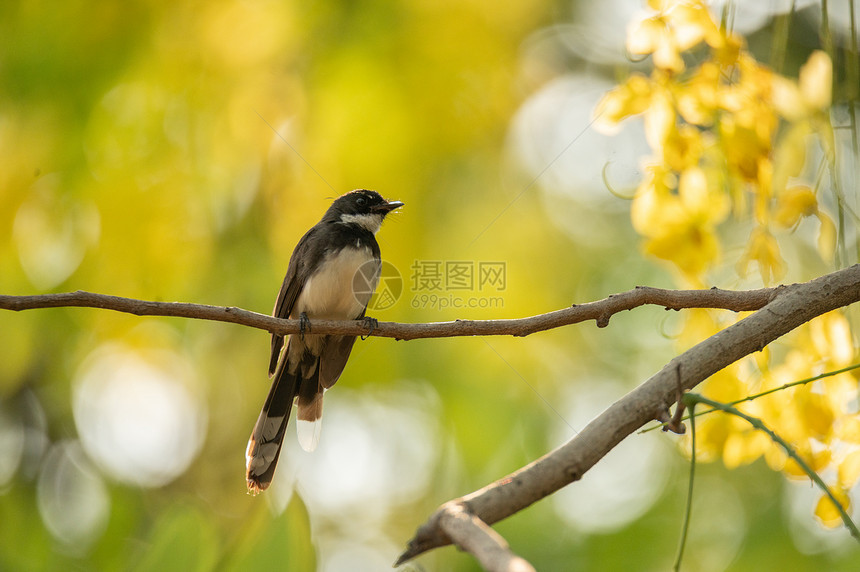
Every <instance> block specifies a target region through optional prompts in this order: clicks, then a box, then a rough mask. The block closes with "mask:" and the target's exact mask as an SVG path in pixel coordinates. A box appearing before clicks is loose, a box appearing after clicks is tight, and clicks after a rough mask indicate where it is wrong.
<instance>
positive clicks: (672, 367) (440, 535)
mask: <svg viewBox="0 0 860 572" xmlns="http://www.w3.org/2000/svg"><path fill="white" fill-rule="evenodd" d="M857 301H860V265H854V266H852V267H850V268H847V269H845V270H840V271H838V272H834V273H832V274H828V275H826V276H822V277H820V278H816V279H815V280H812V281H810V282H806V283H803V284H794V285H791V286H785V287H782V288H780V289H778V290H776V291H775V295H774V297H773V299H772V300H771V301H770V302H769V303H768V304H767V305H765V306H764V307H763V308H762V309H761V310H759V311H757V312H755V313H754V314H752V315H750V316H747V317H746V318H744V319H743V320H741V321H739V322H737V323H735V324H733V325H731V326H729V327H728V328H726V329H724V330H722V331H720V332H718V333H717V334H715V335H713V336H711V337H710V338H708V339H706V340H704V341H703V342H701V343H699V344H697V345H695V346H693V347H692V348H690V349H689V350H687V351H686V352H684V353H682V354H681V355H679V356H677V357H676V358H674V359H673V360H672V361H670V362H669V363H668V364H666V366H664V367H663V368H662V369H661V370H660V371H659V372H657V373H656V374H654V375H653V376H652V377H651V378H650V379H648V380H647V381H646V382H645V383H643V384H642V385H640V386H639V387H637V388H636V389H634V390H633V391H631V392H630V393H628V394H627V395H625V396H624V397H622V398H621V399H620V400H618V401H616V402H615V403H614V404H612V405H611V406H610V407H609V408H608V409H606V410H605V411H604V412H603V413H602V414H600V415H599V416H598V417H597V418H596V419H594V420H593V421H592V422H591V423H589V424H588V425H586V426H585V428H584V429H583V430H582V431H580V433H579V434H578V435H576V436H575V437H573V438H572V439H571V440H570V441H568V442H567V443H565V444H564V445H562V446H560V447H558V448H557V449H555V450H554V451H551V452H550V453H547V454H546V455H544V456H543V457H541V458H540V459H538V460H536V461H534V462H532V463H530V464H528V465H526V466H525V467H523V468H521V469H519V470H517V471H515V472H513V473H511V474H510V475H508V476H506V477H504V478H502V479H500V480H498V481H496V482H494V483H492V484H490V485H487V486H486V487H484V488H482V489H480V490H478V491H475V492H473V493H471V494H468V495H466V496H464V497H460V498H458V499H454V500H452V501H449V502H448V503H445V504H444V505H442V507H440V508H439V509H437V510H436V512H434V513H433V514H432V515H431V516H430V518H429V519H428V520H427V522H425V523H424V524H423V525H421V526H420V527H419V528H418V530H417V532H416V534H415V536H414V538H413V539H412V540H410V541H409V544H408V546H407V549H406V551H405V552H404V553H403V554H402V555H401V556H400V558H399V559H398V561H397V562H398V563H403V562H406V561H407V560H410V559H412V558H415V557H416V556H418V555H419V554H422V553H424V552H426V551H428V550H431V549H433V548H437V547H440V546H445V545H446V544H450V542H451V540H450V539H449V537H448V536H447V535H446V534H445V532H444V529H443V526H442V520H443V519H444V515H445V513H447V512H449V511H450V510H451V509H450V506H451V505H452V504H454V505H461V506H463V507H464V510H466V511H467V512H468V513H469V514H473V515H475V516H476V517H477V518H479V519H481V520H482V521H483V522H485V523H487V524H493V523H495V522H498V521H499V520H502V519H503V518H506V517H508V516H510V515H512V514H514V513H516V512H519V511H520V510H522V509H524V508H526V507H528V506H529V505H531V504H532V503H534V502H537V501H538V500H540V499H542V498H544V497H547V496H549V495H551V494H552V493H554V492H555V491H557V490H559V489H560V488H562V487H564V486H565V485H568V484H570V483H572V482H574V481H576V480H579V479H580V478H582V475H583V474H585V472H586V471H587V470H588V469H590V468H591V467H592V466H594V464H595V463H597V461H599V460H600V459H602V458H603V457H604V456H605V455H606V454H607V453H608V452H609V451H610V450H611V449H612V448H613V447H615V446H616V445H617V444H618V443H620V442H621V441H622V440H623V439H624V438H625V437H627V436H628V435H630V434H631V433H633V432H634V431H636V430H637V429H639V428H640V427H642V426H643V425H645V424H646V423H648V422H649V421H651V420H653V419H657V418H661V417H664V416H665V411H666V410H667V408H668V407H669V406H671V405H672V403H673V402H675V401H676V400H677V398H678V392H679V390H681V391H683V390H689V389H692V388H693V387H695V386H696V385H698V384H699V383H700V382H702V381H704V380H705V379H707V378H708V377H710V376H711V375H713V374H715V373H716V372H718V371H720V370H721V369H723V368H724V367H726V366H728V365H730V364H732V363H734V362H735V361H737V360H739V359H741V358H742V357H744V356H746V355H748V354H751V353H753V352H756V351H760V350H761V349H763V348H764V347H765V346H766V345H767V344H769V343H770V342H772V341H773V340H775V339H777V338H779V337H780V336H782V335H784V334H785V333H787V332H789V331H791V330H793V329H794V328H796V327H798V326H800V325H802V324H804V323H806V322H808V321H810V320H811V319H813V318H815V317H816V316H820V315H821V314H824V313H826V312H830V311H832V310H835V309H837V308H841V307H843V306H847V305H849V304H852V303H854V302H857Z"/></svg>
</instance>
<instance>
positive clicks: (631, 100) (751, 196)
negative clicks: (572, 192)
mask: <svg viewBox="0 0 860 572" xmlns="http://www.w3.org/2000/svg"><path fill="white" fill-rule="evenodd" d="M649 5H650V6H651V8H653V9H654V10H655V11H657V13H656V15H654V16H653V17H651V18H648V19H646V20H644V21H642V22H639V23H638V24H636V25H635V26H634V27H633V28H632V29H631V30H630V33H629V35H628V36H629V37H628V45H627V48H628V50H629V51H630V52H631V54H634V55H651V56H652V59H653V62H654V70H653V72H652V73H651V74H650V76H644V75H641V74H634V75H632V76H631V77H630V78H629V79H627V81H626V82H624V83H623V84H622V85H620V86H618V87H617V88H616V89H614V90H612V91H610V92H609V93H607V94H606V95H605V96H604V98H603V99H602V100H601V102H600V103H599V104H598V106H597V108H596V109H595V117H596V118H597V121H596V125H597V126H598V127H599V128H602V129H604V130H605V131H612V130H613V129H615V128H616V126H617V125H618V123H619V122H620V121H621V120H623V119H625V118H627V117H629V116H632V115H638V114H642V115H643V117H644V122H645V134H646V137H647V140H648V144H649V145H650V147H651V149H652V151H653V157H652V158H651V160H650V162H649V164H648V165H646V166H645V172H646V174H647V175H646V177H645V178H644V180H643V181H642V183H641V185H640V186H639V188H638V189H637V191H636V195H635V197H634V199H633V207H632V219H633V226H634V228H635V229H636V231H637V232H638V233H640V234H641V235H642V236H644V237H645V239H646V241H645V246H644V248H645V251H646V252H647V253H648V254H651V255H653V256H656V257H658V258H660V259H663V260H667V261H669V262H671V263H672V265H673V267H674V268H676V269H677V270H679V271H680V275H681V277H682V278H683V280H684V281H685V282H686V283H687V284H688V285H691V286H701V285H703V284H704V275H705V273H706V272H707V271H708V270H709V269H710V268H711V267H712V266H713V265H714V264H715V263H716V262H717V261H718V260H719V258H720V240H719V237H718V234H717V227H718V225H719V224H720V223H722V222H724V221H725V220H726V219H727V218H728V216H729V214H734V216H735V217H736V218H747V217H751V219H752V221H753V223H754V227H753V230H752V232H751V234H750V237H749V241H748V243H747V247H746V251H745V252H744V254H743V256H742V257H741V258H740V260H739V261H738V264H737V268H738V271H739V272H740V273H741V274H746V272H747V270H748V268H749V266H750V264H751V263H753V262H755V263H756V264H757V266H758V270H759V272H760V273H761V276H762V279H763V280H764V282H765V283H766V284H770V283H772V282H773V281H775V280H778V279H779V278H781V277H782V276H783V275H784V273H785V262H784V261H783V259H782V256H781V255H780V250H779V245H778V244H777V241H776V238H775V236H774V229H776V228H781V229H792V228H794V227H796V226H797V224H798V223H799V221H800V219H801V218H803V217H808V216H815V217H817V218H818V219H819V221H820V226H821V230H820V240H819V248H820V251H821V253H822V255H823V256H825V257H827V258H829V257H830V256H831V255H832V253H833V250H834V248H835V241H836V231H835V226H834V224H833V222H832V220H831V219H830V218H829V217H828V216H827V215H825V214H824V213H823V212H821V210H820V209H819V207H818V199H817V197H816V195H815V192H814V191H813V190H812V189H810V188H809V187H808V186H798V185H794V184H792V183H791V182H790V179H791V177H794V176H797V175H799V174H800V173H799V169H801V168H802V167H803V165H804V163H805V161H804V158H805V150H806V141H807V138H808V136H809V135H810V134H814V133H817V134H818V135H819V138H820V140H821V142H822V146H823V148H824V150H825V152H826V155H827V156H828V158H830V159H831V160H832V157H833V132H832V128H831V124H830V121H829V114H828V110H829V106H830V99H831V92H830V90H831V87H830V86H831V82H832V66H831V62H830V58H829V57H828V56H827V55H826V54H824V53H823V52H815V53H813V54H812V56H811V57H810V58H809V61H808V62H807V63H806V65H805V66H804V67H803V69H802V70H801V73H800V77H799V80H798V81H793V80H790V79H787V78H785V77H782V76H780V75H779V74H777V73H775V72H773V71H772V70H770V69H768V68H767V67H766V66H763V65H762V64H760V63H758V62H757V61H756V60H755V59H754V58H753V57H752V55H750V53H749V52H747V51H746V49H745V47H744V44H743V40H742V39H741V38H740V37H738V36H736V35H735V34H732V33H729V32H727V31H725V30H723V29H721V28H720V27H719V25H718V24H717V23H716V22H714V21H713V19H712V18H711V16H710V14H709V13H708V10H707V8H706V7H705V5H704V2H702V1H700V0H685V1H668V0H664V1H660V0H651V1H650V2H649ZM701 44H705V45H706V46H707V50H708V52H707V57H705V59H704V60H703V61H702V62H701V63H699V64H698V65H697V66H696V67H694V68H692V69H687V67H686V66H685V63H684V59H683V52H685V51H688V50H691V49H694V48H698V47H699V46H700V45H701Z"/></svg>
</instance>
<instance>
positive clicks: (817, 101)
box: [770, 51, 833, 121]
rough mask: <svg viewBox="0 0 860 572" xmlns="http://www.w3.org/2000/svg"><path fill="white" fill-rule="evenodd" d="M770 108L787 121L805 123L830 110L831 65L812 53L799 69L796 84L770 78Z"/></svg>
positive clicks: (784, 79) (780, 78) (774, 75)
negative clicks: (813, 114)
mask: <svg viewBox="0 0 860 572" xmlns="http://www.w3.org/2000/svg"><path fill="white" fill-rule="evenodd" d="M770 79H771V82H772V86H771V90H772V98H773V105H774V107H775V108H776V109H777V111H779V113H780V114H781V115H782V116H783V117H785V118H786V119H788V120H789V121H797V120H800V119H805V118H806V117H808V116H809V115H810V114H812V113H814V112H817V111H821V110H825V109H827V108H829V107H830V102H831V98H832V90H833V87H832V86H833V63H832V62H831V61H830V57H829V56H828V55H827V54H826V53H824V52H822V51H815V52H812V55H811V56H809V59H808V60H807V62H806V63H805V64H804V65H803V67H801V68H800V75H799V78H798V81H797V83H795V82H793V81H791V80H789V79H786V78H784V77H782V76H779V75H776V74H773V75H772V76H771V78H770Z"/></svg>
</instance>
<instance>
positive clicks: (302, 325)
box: [299, 312, 311, 341]
mask: <svg viewBox="0 0 860 572" xmlns="http://www.w3.org/2000/svg"><path fill="white" fill-rule="evenodd" d="M305 330H307V331H308V332H310V331H311V321H310V320H309V319H308V315H307V314H305V313H304V312H302V313H301V314H299V339H300V340H302V341H305Z"/></svg>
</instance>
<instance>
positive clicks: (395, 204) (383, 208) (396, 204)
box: [373, 201, 404, 214]
mask: <svg viewBox="0 0 860 572" xmlns="http://www.w3.org/2000/svg"><path fill="white" fill-rule="evenodd" d="M403 204H404V203H403V201H389V202H387V203H385V204H384V205H379V206H377V207H374V209H373V210H375V211H376V212H381V213H386V214H387V213H390V212H391V211H393V210H394V209H396V208H400V207H402V206H403Z"/></svg>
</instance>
